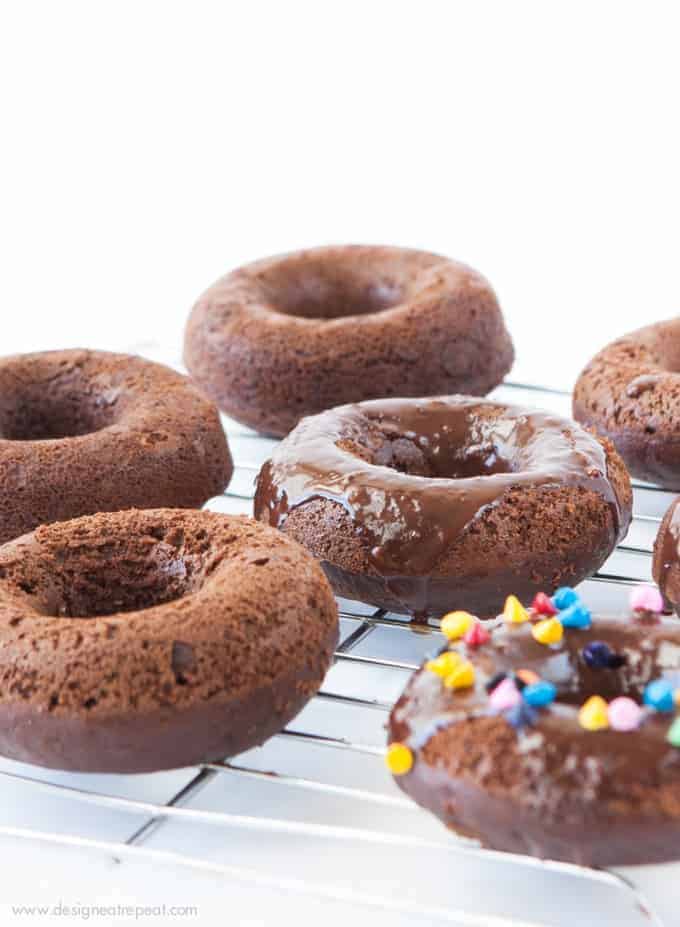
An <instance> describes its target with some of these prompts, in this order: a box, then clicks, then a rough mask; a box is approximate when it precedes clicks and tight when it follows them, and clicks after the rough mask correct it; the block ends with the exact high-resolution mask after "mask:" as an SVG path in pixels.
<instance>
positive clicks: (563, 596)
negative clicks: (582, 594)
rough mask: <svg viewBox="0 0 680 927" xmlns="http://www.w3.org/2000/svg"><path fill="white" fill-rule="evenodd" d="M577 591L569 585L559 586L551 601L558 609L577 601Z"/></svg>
mask: <svg viewBox="0 0 680 927" xmlns="http://www.w3.org/2000/svg"><path fill="white" fill-rule="evenodd" d="M579 601H580V599H579V596H578V593H577V592H576V591H575V590H574V589H572V588H571V586H560V588H559V589H558V590H557V592H556V593H555V595H554V596H553V597H552V603H553V605H554V606H555V608H557V609H559V610H560V611H561V610H562V609H563V608H568V607H569V606H570V605H574V604H575V603H576V602H579Z"/></svg>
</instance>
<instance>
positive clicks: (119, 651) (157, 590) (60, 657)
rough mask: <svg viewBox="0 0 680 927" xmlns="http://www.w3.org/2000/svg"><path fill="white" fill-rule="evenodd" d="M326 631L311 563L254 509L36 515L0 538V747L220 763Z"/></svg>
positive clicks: (92, 757)
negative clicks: (257, 518)
mask: <svg viewBox="0 0 680 927" xmlns="http://www.w3.org/2000/svg"><path fill="white" fill-rule="evenodd" d="M337 637H338V619H337V607H336V604H335V601H334V599H333V595H332V592H331V589H330V587H329V585H328V582H327V581H326V579H325V577H324V575H323V572H322V571H321V569H320V568H319V566H318V565H317V564H316V563H315V561H314V560H313V558H312V557H310V556H309V555H308V554H307V553H306V551H304V550H302V548H300V547H299V546H298V545H297V544H294V543H293V542H291V541H289V540H288V539H287V538H285V537H283V535H281V534H280V533H279V532H276V531H272V530H271V529H269V528H266V527H264V526H263V525H258V524H257V523H256V522H254V521H252V520H251V519H247V518H243V517H229V516H224V515H218V514H215V513H210V512H194V511H185V510H173V509H158V510H146V511H135V510H132V511H125V512H115V513H107V514H99V515H94V516H86V517H83V518H78V519H74V520H73V521H68V522H61V523H58V524H53V525H49V526H47V527H41V528H38V530H37V531H35V532H34V533H33V534H28V535H25V536H23V537H21V538H18V539H16V540H14V541H10V542H9V543H7V544H5V545H3V546H2V547H1V548H0V754H2V755H3V756H7V757H10V758H12V759H16V760H21V761H24V762H30V763H37V764H40V765H43V766H51V767H57V768H61V769H69V770H83V771H101V772H126V773H132V772H144V771H150V770H156V769H166V768H171V767H179V766H189V765H192V764H195V763H200V762H208V761H214V760H221V759H223V758H224V757H226V756H231V755H233V754H236V753H240V752H242V751H244V750H247V749H249V748H250V747H253V746H255V745H256V744H260V743H262V742H263V741H264V740H266V739H267V738H268V737H270V736H271V735H272V734H274V733H275V732H277V731H279V730H280V729H281V728H282V727H283V726H284V725H285V724H286V723H287V722H288V721H289V720H290V719H291V718H292V717H293V716H294V715H295V714H296V713H297V712H298V711H299V710H300V709H301V708H302V706H303V705H304V704H305V703H306V701H307V700H308V699H309V698H310V697H311V696H312V695H313V694H314V693H315V692H316V691H317V689H318V688H319V686H320V684H321V681H322V679H323V677H324V674H325V672H326V670H327V669H328V667H329V665H330V662H331V659H332V654H333V649H334V647H335V644H336V642H337Z"/></svg>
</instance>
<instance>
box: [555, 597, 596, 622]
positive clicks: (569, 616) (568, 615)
mask: <svg viewBox="0 0 680 927" xmlns="http://www.w3.org/2000/svg"><path fill="white" fill-rule="evenodd" d="M557 617H558V618H559V620H560V621H561V622H562V625H563V627H565V628H581V629H586V628H589V627H590V626H591V624H592V623H593V622H592V617H591V614H590V611H589V610H588V609H587V608H586V607H585V605H582V604H581V603H580V602H574V604H573V605H570V606H569V607H568V608H565V609H563V610H562V611H561V612H560V613H559V615H558V616H557Z"/></svg>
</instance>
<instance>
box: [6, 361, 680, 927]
mask: <svg viewBox="0 0 680 927" xmlns="http://www.w3.org/2000/svg"><path fill="white" fill-rule="evenodd" d="M142 353H147V354H149V353H153V352H150V351H149V350H148V346H147V350H144V351H143V352H142ZM175 366H177V365H175ZM492 395H493V397H494V398H498V399H501V400H504V401H510V402H515V403H519V404H523V405H530V406H534V407H537V408H543V409H547V410H551V411H554V412H558V413H561V414H565V415H569V405H570V401H569V397H568V395H567V394H566V393H561V392H557V391H551V390H547V389H542V388H538V387H533V386H526V385H520V384H514V383H508V384H504V385H503V386H501V387H499V388H498V389H497V390H496V391H495V392H494V393H493V394H492ZM225 428H226V430H227V432H228V435H229V440H230V445H231V448H232V453H233V455H234V460H235V464H236V469H235V472H234V477H233V480H232V482H231V485H230V487H229V489H228V491H227V492H226V493H225V494H224V495H223V496H220V497H218V498H216V499H213V500H211V501H210V502H209V503H208V505H207V508H210V509H212V510H214V511H219V512H225V513H245V514H250V513H251V506H252V495H253V483H254V479H255V476H256V474H257V471H258V469H259V467H260V465H261V464H262V463H263V462H264V460H265V459H266V458H267V457H268V456H269V454H270V452H271V450H272V448H273V447H274V444H275V442H274V441H273V440H270V439H266V438H263V437H260V436H258V435H257V434H256V433H255V432H253V431H250V430H249V429H247V428H245V427H243V426H241V425H239V424H237V423H235V422H233V421H231V420H228V419H225ZM634 495H635V505H634V520H633V524H632V527H631V530H630V532H629V535H628V537H627V538H626V539H625V540H624V542H623V543H622V544H621V545H620V546H619V547H618V548H617V550H616V551H615V552H614V553H613V554H612V555H611V557H610V558H609V559H608V561H607V562H606V563H605V564H604V565H603V567H602V569H601V570H600V572H599V573H598V574H596V575H595V576H593V577H592V578H591V579H589V580H588V581H586V582H585V583H583V584H582V593H583V595H584V597H585V599H586V600H587V601H588V602H589V603H590V605H591V606H592V607H593V609H595V610H597V611H599V612H613V613H616V612H618V611H621V610H625V609H626V607H627V598H628V593H629V589H630V586H631V585H632V584H634V583H636V582H639V581H643V580H649V579H650V566H651V547H652V544H653V540H654V537H655V535H656V531H657V529H658V524H659V521H660V518H661V516H662V514H663V512H664V511H665V509H666V508H667V506H668V505H669V504H670V501H671V498H672V494H671V493H669V492H665V491H664V490H662V489H659V488H655V487H652V486H649V485H646V484H642V483H636V484H635V488H634ZM339 606H340V614H341V637H340V644H339V647H338V650H337V653H336V659H335V663H334V666H333V667H332V669H331V670H330V672H329V674H328V677H327V679H326V681H325V683H324V686H323V688H322V690H321V692H319V694H318V695H317V696H316V697H315V698H314V699H313V700H312V701H311V702H310V704H309V705H308V706H307V707H306V708H305V709H304V710H303V712H302V713H301V714H300V715H299V716H298V717H297V718H296V719H295V720H294V721H293V722H292V723H291V724H290V725H289V727H288V728H287V729H286V730H285V731H282V732H281V733H280V734H279V735H277V736H276V737H274V738H272V739H271V740H270V741H269V742H268V743H267V744H265V745H264V746H263V747H261V748H258V749H256V750H252V751H250V752H249V753H247V754H245V755H243V756H241V757H237V758H236V759H234V760H232V761H230V762H222V763H210V764H205V765H203V766H201V767H199V768H192V769H184V770H176V771H171V772H163V773H156V774H153V775H143V776H100V775H74V774H67V773H60V772H55V771H51V770H45V769H40V768H37V767H31V766H27V765H23V764H19V763H14V762H11V761H7V760H0V835H4V836H5V837H9V838H13V839H14V840H15V841H16V844H15V845H16V846H17V847H19V846H21V845H23V844H24V843H25V842H27V841H32V842H34V843H36V844H38V845H42V846H49V845H57V846H59V847H64V848H70V849H75V850H78V851H81V852H83V853H86V854H87V855H88V856H90V857H91V856H92V855H93V854H98V855H101V856H103V857H105V858H108V859H109V860H116V861H118V862H119V863H120V867H119V868H118V869H117V870H116V873H115V875H114V876H112V879H115V881H116V882H117V883H119V884H121V883H122V884H124V882H125V867H126V866H130V864H134V863H139V862H144V863H146V864H147V865H149V864H150V865H151V866H153V870H154V872H155V873H157V872H158V871H159V870H163V869H165V868H167V869H168V871H169V872H173V873H175V872H177V871H180V872H182V873H184V876H183V878H187V879H188V878H191V877H192V874H194V875H196V874H197V873H203V874H206V873H207V874H209V875H210V876H211V877H212V878H213V879H217V880H219V881H220V883H221V884H222V883H223V885H224V897H225V901H226V900H229V903H230V905H231V904H233V903H235V899H236V898H241V899H242V900H243V899H244V898H245V899H246V900H247V899H248V898H251V899H252V901H253V905H254V908H253V912H252V916H249V917H248V918H247V919H246V918H244V917H241V916H237V919H236V920H234V919H233V917H232V918H231V919H230V923H237V924H241V923H243V924H245V923H248V924H263V925H264V924H270V923H272V924H273V923H277V924H282V923H283V924H285V923H288V922H292V921H293V920H294V919H295V921H296V922H297V923H308V922H311V920H312V919H314V920H318V917H319V916H320V915H319V910H320V909H319V907H318V905H319V903H320V902H323V915H322V916H323V918H324V921H325V922H326V924H332V923H336V922H337V923H338V924H339V923H345V922H346V921H347V919H348V918H350V917H354V918H359V919H360V921H359V922H360V923H363V922H365V921H366V920H368V919H369V917H370V922H371V924H382V923H383V922H384V923H385V924H387V923H389V924H390V925H391V927H394V925H401V924H405V925H406V924H409V925H412V924H421V923H426V924H435V923H439V922H442V923H450V924H455V925H466V927H537V925H544V927H545V925H551V927H562V925H565V927H566V925H569V927H573V924H574V923H579V924H581V925H586V927H590V925H608V924H612V925H616V927H628V925H640V924H654V925H658V927H660V925H664V927H672V925H675V924H677V923H678V916H677V914H674V913H673V912H674V911H677V907H678V906H677V904H676V902H675V899H674V890H675V886H676V884H677V878H678V876H679V875H680V864H678V865H675V864H670V865H667V866H653V867H651V866H650V867H637V868H635V869H627V870H624V869H622V870H620V871H614V870H591V869H585V868H581V867H578V866H573V865H567V864H561V863H554V862H541V861H538V860H535V859H532V858H529V857H523V856H515V855H511V854H503V853H497V852H493V851H490V850H485V849H482V848H480V847H479V846H478V845H476V844H475V843H474V842H473V841H470V840H466V839H463V838H460V837H457V836H456V835H454V834H451V833H449V832H448V831H447V830H446V829H445V828H443V827H442V826H441V825H440V824H439V822H437V821H436V820H435V819H434V818H432V817H430V816H429V815H427V814H426V813H425V812H423V811H421V810H420V809H419V808H417V807H416V806H415V805H413V804H412V803H411V802H410V801H409V800H408V799H406V798H405V797H404V796H403V795H402V794H401V793H400V792H399V791H398V790H397V789H396V788H395V786H394V784H393V783H392V781H391V779H390V777H389V775H388V774H387V772H386V770H385V768H384V764H383V761H382V755H383V752H384V743H385V731H384V726H385V722H386V719H387V712H388V711H389V708H390V706H391V704H392V703H393V701H394V700H395V698H396V697H397V695H398V694H399V693H400V691H401V689H402V688H403V686H404V684H405V682H406V680H407V679H408V677H409V675H410V673H411V672H412V671H413V669H414V668H416V667H417V666H418V665H419V664H420V662H421V661H422V659H423V658H424V657H425V655H426V654H428V653H430V652H432V651H433V650H434V649H436V648H437V647H438V646H439V645H440V644H441V643H442V641H443V638H442V636H441V634H440V633H439V631H438V630H437V628H436V627H435V625H434V624H432V625H428V626H427V627H422V626H418V627H411V626H410V625H409V623H408V622H407V621H405V619H404V617H403V616H398V615H393V614H389V613H386V612H384V611H381V610H376V609H374V608H372V607H370V606H365V605H362V604H360V603H356V602H349V601H346V600H339ZM452 606H455V603H452ZM39 861H40V857H39V856H38V857H37V863H36V865H37V866H38V867H39V865H40V862H39ZM645 896H647V897H653V901H651V902H650V901H647V900H646V898H645ZM232 910H236V908H232ZM238 910H242V909H238Z"/></svg>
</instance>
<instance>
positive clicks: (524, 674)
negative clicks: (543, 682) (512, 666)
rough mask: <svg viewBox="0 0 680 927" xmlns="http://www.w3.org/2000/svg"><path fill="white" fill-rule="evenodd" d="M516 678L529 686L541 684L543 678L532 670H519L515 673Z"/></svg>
mask: <svg viewBox="0 0 680 927" xmlns="http://www.w3.org/2000/svg"><path fill="white" fill-rule="evenodd" d="M515 676H519V678H520V679H521V680H522V682H525V683H526V684H527V685H528V686H531V685H533V684H534V683H535V682H539V680H540V678H541V677H540V676H539V675H538V673H535V672H534V671H533V670H530V669H520V670H517V672H516V673H515Z"/></svg>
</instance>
